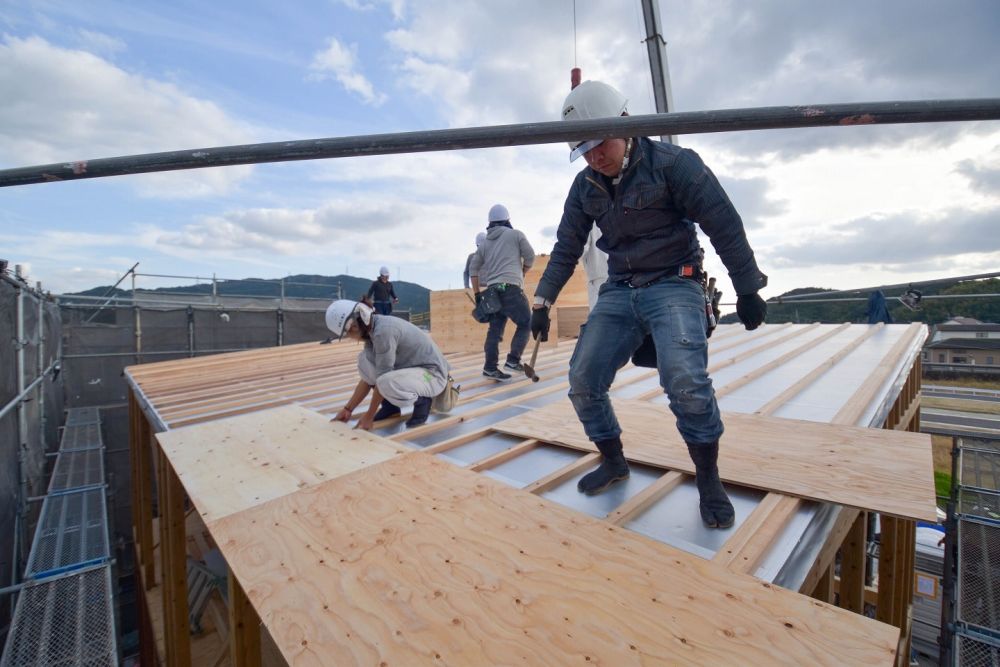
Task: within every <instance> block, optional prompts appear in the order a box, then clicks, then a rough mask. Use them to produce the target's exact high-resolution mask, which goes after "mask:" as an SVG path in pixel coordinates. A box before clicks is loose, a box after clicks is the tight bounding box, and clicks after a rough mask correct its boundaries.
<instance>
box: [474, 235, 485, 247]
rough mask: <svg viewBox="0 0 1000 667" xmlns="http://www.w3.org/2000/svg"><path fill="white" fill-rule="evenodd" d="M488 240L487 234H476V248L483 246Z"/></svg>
mask: <svg viewBox="0 0 1000 667" xmlns="http://www.w3.org/2000/svg"><path fill="white" fill-rule="evenodd" d="M485 240H486V232H479V233H478V234H476V247H477V248H478V247H479V246H481V245H483V241H485Z"/></svg>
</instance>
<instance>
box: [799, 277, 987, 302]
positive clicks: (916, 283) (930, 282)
mask: <svg viewBox="0 0 1000 667" xmlns="http://www.w3.org/2000/svg"><path fill="white" fill-rule="evenodd" d="M998 276H1000V271H993V272H992V273H976V274H974V275H971V276H956V277H954V278H934V279H933V280H916V281H913V282H908V283H897V284H895V285H880V286H878V287H857V288H855V289H842V290H836V291H832V292H806V293H805V294H793V295H791V296H786V297H782V298H783V299H785V300H789V301H790V300H792V299H796V300H797V299H803V298H807V297H811V296H831V295H833V294H854V293H856V292H874V291H875V290H882V291H885V290H891V289H908V288H910V287H923V286H925V285H940V284H941V283H957V282H965V281H967V280H982V279H984V278H996V277H998ZM924 298H925V299H929V298H930V297H929V296H927V297H924Z"/></svg>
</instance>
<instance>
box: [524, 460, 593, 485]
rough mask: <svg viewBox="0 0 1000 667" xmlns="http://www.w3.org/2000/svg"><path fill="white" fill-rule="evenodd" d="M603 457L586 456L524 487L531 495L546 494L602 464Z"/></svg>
mask: <svg viewBox="0 0 1000 667" xmlns="http://www.w3.org/2000/svg"><path fill="white" fill-rule="evenodd" d="M600 458H601V455H600V454H598V453H596V452H595V453H593V454H584V455H583V456H581V457H580V458H578V459H577V460H576V461H574V462H573V463H570V464H569V465H566V466H563V467H562V468H559V470H556V471H554V472H551V473H549V474H548V475H546V476H545V477H542V478H541V479H536V480H535V481H534V482H532V483H531V484H529V485H527V486H526V487H524V490H525V491H528V492H530V493H545V492H546V491H548V490H549V489H552V488H555V487H557V486H559V485H560V484H562V483H563V482H565V481H566V480H567V479H569V478H570V477H572V476H573V475H576V474H577V473H579V472H580V471H581V470H585V469H587V468H592V467H594V466H596V465H597V464H598V463H599V462H600Z"/></svg>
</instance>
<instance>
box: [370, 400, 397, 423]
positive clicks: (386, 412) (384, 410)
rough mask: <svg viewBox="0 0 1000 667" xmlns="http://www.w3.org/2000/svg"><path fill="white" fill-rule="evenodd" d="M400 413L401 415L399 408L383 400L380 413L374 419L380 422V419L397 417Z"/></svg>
mask: <svg viewBox="0 0 1000 667" xmlns="http://www.w3.org/2000/svg"><path fill="white" fill-rule="evenodd" d="M399 413H400V409H399V408H397V407H396V406H395V405H393V404H392V403H390V402H389V401H387V400H386V399H384V398H383V399H382V405H380V406H379V408H378V412H376V413H375V417H374V419H375V421H378V420H380V419H388V418H389V417H395V416H397V415H399Z"/></svg>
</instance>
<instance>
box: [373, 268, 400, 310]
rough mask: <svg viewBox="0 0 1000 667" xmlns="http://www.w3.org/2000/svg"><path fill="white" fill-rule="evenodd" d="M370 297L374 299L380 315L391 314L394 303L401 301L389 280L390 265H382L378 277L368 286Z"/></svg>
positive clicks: (374, 304)
mask: <svg viewBox="0 0 1000 667" xmlns="http://www.w3.org/2000/svg"><path fill="white" fill-rule="evenodd" d="M368 298H369V299H371V300H372V305H373V306H374V307H375V312H376V313H378V314H379V315H389V314H390V313H392V304H394V303H399V299H397V298H396V290H394V289H393V288H392V283H391V282H389V267H388V266H382V267H379V270H378V278H376V279H375V280H373V281H372V285H371V287H369V288H368Z"/></svg>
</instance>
